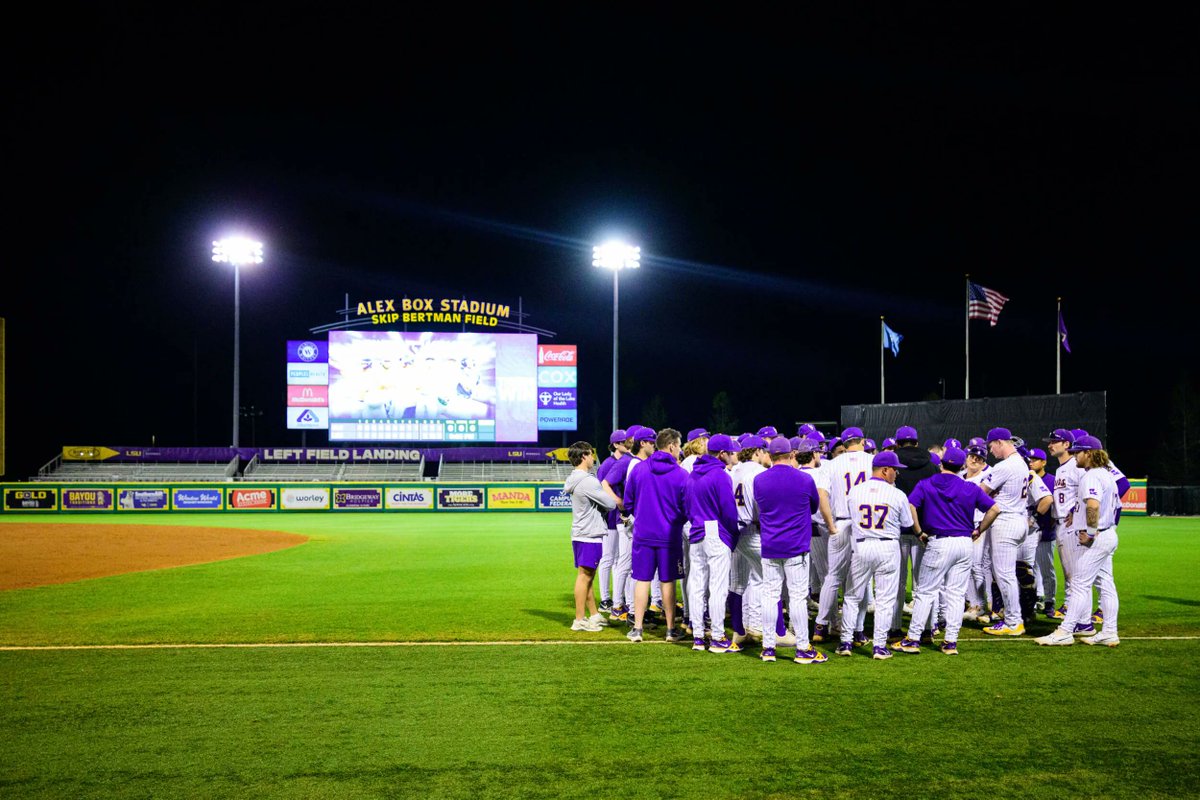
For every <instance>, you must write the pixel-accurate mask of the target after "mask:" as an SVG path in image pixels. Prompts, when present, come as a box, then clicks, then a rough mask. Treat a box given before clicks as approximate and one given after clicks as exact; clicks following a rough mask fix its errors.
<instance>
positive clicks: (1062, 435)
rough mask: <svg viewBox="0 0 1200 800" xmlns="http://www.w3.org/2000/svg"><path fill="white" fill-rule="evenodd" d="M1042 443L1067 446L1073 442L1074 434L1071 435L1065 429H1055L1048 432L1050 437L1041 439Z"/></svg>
mask: <svg viewBox="0 0 1200 800" xmlns="http://www.w3.org/2000/svg"><path fill="white" fill-rule="evenodd" d="M1042 441H1043V442H1046V443H1050V442H1066V443H1067V444H1071V443H1072V442H1074V441H1075V434H1073V433H1071V432H1070V431H1069V430H1067V429H1066V428H1055V429H1054V430H1053V431H1051V432H1050V435H1049V436H1047V437H1046V438H1045V439H1042Z"/></svg>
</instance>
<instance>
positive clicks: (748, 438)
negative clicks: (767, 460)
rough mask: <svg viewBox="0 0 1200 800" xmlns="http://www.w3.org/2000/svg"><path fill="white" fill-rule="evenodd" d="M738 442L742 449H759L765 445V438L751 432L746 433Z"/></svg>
mask: <svg viewBox="0 0 1200 800" xmlns="http://www.w3.org/2000/svg"><path fill="white" fill-rule="evenodd" d="M740 444H741V446H742V449H743V450H747V449H754V450H761V449H764V448H765V447H766V446H767V440H766V439H764V438H762V437H761V436H755V435H754V434H753V433H747V434H746V435H745V436H743V437H742V438H741V440H740Z"/></svg>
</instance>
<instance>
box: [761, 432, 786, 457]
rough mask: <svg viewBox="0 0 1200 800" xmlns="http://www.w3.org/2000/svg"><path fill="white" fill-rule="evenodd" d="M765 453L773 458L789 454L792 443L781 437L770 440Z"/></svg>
mask: <svg viewBox="0 0 1200 800" xmlns="http://www.w3.org/2000/svg"><path fill="white" fill-rule="evenodd" d="M767 452H768V453H770V454H771V455H773V456H775V455H781V454H783V453H790V452H792V443H791V442H790V441H788V440H787V439H785V438H783V437H782V436H776V437H775V438H774V439H772V440H771V443H770V444H769V445H767Z"/></svg>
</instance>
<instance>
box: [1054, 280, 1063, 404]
mask: <svg viewBox="0 0 1200 800" xmlns="http://www.w3.org/2000/svg"><path fill="white" fill-rule="evenodd" d="M1061 319H1062V298H1061V297H1060V298H1058V319H1057V320H1055V328H1054V393H1055V394H1062V334H1061V333H1060V332H1059V330H1058V321H1059V320H1061Z"/></svg>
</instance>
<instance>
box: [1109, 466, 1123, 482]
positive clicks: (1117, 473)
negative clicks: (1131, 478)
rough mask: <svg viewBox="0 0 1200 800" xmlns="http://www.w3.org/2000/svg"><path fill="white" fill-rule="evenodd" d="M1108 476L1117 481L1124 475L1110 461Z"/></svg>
mask: <svg viewBox="0 0 1200 800" xmlns="http://www.w3.org/2000/svg"><path fill="white" fill-rule="evenodd" d="M1108 474H1109V475H1112V476H1113V480H1114V481H1119V480H1121V478H1124V477H1125V473H1124V472H1121V470H1120V468H1119V467H1117V465H1116V464H1114V463H1113V462H1111V461H1109V462H1108Z"/></svg>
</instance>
